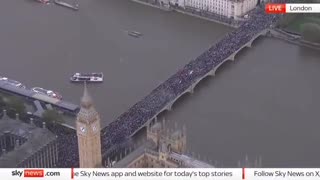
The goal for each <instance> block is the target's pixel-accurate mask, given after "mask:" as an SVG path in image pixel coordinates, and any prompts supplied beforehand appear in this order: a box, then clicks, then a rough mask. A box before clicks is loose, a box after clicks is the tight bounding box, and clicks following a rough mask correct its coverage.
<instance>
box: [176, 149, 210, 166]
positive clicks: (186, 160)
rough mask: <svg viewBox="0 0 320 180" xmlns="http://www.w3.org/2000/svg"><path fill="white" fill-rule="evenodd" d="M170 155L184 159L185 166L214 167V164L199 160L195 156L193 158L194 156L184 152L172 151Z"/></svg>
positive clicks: (180, 159)
mask: <svg viewBox="0 0 320 180" xmlns="http://www.w3.org/2000/svg"><path fill="white" fill-rule="evenodd" d="M170 156H171V157H172V158H174V159H177V160H179V161H182V162H183V164H184V166H186V167H188V168H214V166H212V165H210V164H208V163H206V162H204V161H199V160H197V159H195V158H192V157H190V156H187V155H184V154H178V153H175V152H172V153H170Z"/></svg>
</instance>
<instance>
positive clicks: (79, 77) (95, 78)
mask: <svg viewBox="0 0 320 180" xmlns="http://www.w3.org/2000/svg"><path fill="white" fill-rule="evenodd" d="M70 81H71V82H85V81H86V82H103V73H102V72H98V73H96V72H94V73H75V74H74V75H72V76H71V78H70Z"/></svg>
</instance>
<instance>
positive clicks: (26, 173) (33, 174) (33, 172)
mask: <svg viewBox="0 0 320 180" xmlns="http://www.w3.org/2000/svg"><path fill="white" fill-rule="evenodd" d="M11 174H12V176H19V177H25V178H27V177H30V178H37V177H39V178H41V177H44V170H43V169H25V170H23V171H18V170H15V171H12V172H11Z"/></svg>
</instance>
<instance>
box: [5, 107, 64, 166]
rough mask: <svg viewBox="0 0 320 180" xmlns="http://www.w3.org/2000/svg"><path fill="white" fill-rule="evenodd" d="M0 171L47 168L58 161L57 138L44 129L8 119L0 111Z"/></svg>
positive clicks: (17, 119)
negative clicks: (0, 169)
mask: <svg viewBox="0 0 320 180" xmlns="http://www.w3.org/2000/svg"><path fill="white" fill-rule="evenodd" d="M0 149H1V155H0V168H14V167H17V168H38V167H43V168H51V167H55V166H56V163H57V161H58V142H57V136H56V135H54V134H53V133H51V132H50V131H49V130H48V129H47V128H46V127H45V123H44V124H43V128H39V127H36V126H35V125H34V124H33V123H32V121H31V123H30V124H27V123H24V122H22V121H21V120H19V118H18V115H17V118H16V119H11V118H9V117H8V116H7V115H6V111H5V110H4V112H3V115H2V118H1V119H0Z"/></svg>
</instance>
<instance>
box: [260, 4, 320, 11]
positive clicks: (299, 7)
mask: <svg viewBox="0 0 320 180" xmlns="http://www.w3.org/2000/svg"><path fill="white" fill-rule="evenodd" d="M265 7H266V13H268V14H286V13H320V3H309V4H273V3H269V4H266V6H265Z"/></svg>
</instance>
